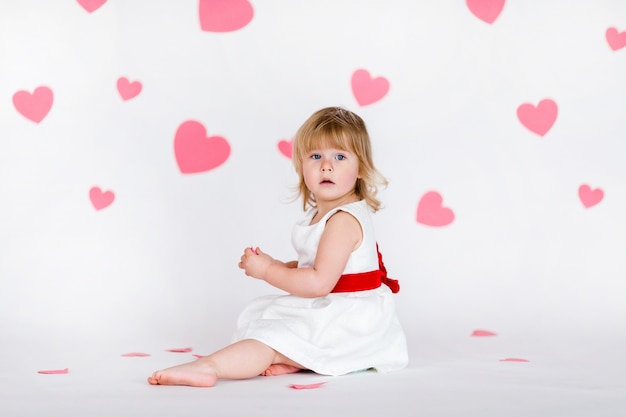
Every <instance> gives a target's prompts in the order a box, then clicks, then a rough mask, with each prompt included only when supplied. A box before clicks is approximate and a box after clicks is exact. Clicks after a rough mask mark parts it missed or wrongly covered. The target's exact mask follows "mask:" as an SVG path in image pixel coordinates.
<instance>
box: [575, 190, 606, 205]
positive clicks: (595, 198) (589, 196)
mask: <svg viewBox="0 0 626 417" xmlns="http://www.w3.org/2000/svg"><path fill="white" fill-rule="evenodd" d="M578 197H579V198H580V201H581V203H583V206H585V207H586V208H589V207H593V206H595V205H596V204H598V203H599V202H600V201H602V199H603V198H604V191H602V190H601V189H600V188H595V189H592V188H591V187H590V186H588V185H587V184H583V185H581V186H580V187H578Z"/></svg>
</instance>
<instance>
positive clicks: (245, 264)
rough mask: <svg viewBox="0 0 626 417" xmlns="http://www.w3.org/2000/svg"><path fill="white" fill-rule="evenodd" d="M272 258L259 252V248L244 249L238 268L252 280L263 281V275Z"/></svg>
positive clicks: (272, 260)
mask: <svg viewBox="0 0 626 417" xmlns="http://www.w3.org/2000/svg"><path fill="white" fill-rule="evenodd" d="M272 262H274V258H272V257H271V256H269V255H268V254H266V253H264V252H262V251H261V249H259V248H256V249H254V248H246V249H244V251H243V255H241V261H240V262H239V268H241V269H243V270H244V271H245V273H246V275H248V276H251V277H253V278H258V279H265V274H266V272H267V270H268V269H269V267H270V265H271V264H272Z"/></svg>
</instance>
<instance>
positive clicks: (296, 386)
mask: <svg viewBox="0 0 626 417" xmlns="http://www.w3.org/2000/svg"><path fill="white" fill-rule="evenodd" d="M325 383H326V382H318V383H316V384H291V385H289V388H291V389H315V388H319V387H321V386H322V385H324V384H325Z"/></svg>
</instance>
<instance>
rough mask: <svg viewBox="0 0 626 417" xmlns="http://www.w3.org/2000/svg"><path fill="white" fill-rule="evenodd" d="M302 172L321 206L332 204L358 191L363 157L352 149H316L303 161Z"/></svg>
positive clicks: (308, 186)
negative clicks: (360, 164)
mask: <svg viewBox="0 0 626 417" xmlns="http://www.w3.org/2000/svg"><path fill="white" fill-rule="evenodd" d="M302 174H303V176H304V182H305V183H306V186H307V188H308V189H309V190H310V191H311V193H313V195H314V196H315V201H316V203H317V204H318V205H320V204H324V203H327V202H331V203H332V202H334V201H339V200H342V199H343V198H344V197H346V196H348V195H350V194H352V193H354V188H355V185H356V180H357V178H359V160H358V158H357V156H356V155H355V154H354V153H353V152H351V151H346V150H342V149H335V148H321V149H313V150H311V151H310V152H309V153H308V154H306V155H305V157H304V160H303V161H302Z"/></svg>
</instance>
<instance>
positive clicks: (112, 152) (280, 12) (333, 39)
mask: <svg viewBox="0 0 626 417" xmlns="http://www.w3.org/2000/svg"><path fill="white" fill-rule="evenodd" d="M252 4H253V9H254V17H253V19H252V20H251V21H250V23H249V24H248V25H246V26H245V27H243V28H241V29H239V30H236V31H232V32H227V33H213V32H207V31H202V30H201V28H200V24H199V19H198V2H197V1H191V0H184V1H182V0H181V1H166V0H160V1H155V0H152V1H148V0H129V1H121V0H117V1H115V0H109V1H107V2H106V3H105V4H104V5H103V6H102V7H100V8H99V9H98V10H96V11H94V12H92V13H88V12H87V11H86V10H85V9H83V8H82V7H81V6H80V5H79V4H78V3H77V2H75V1H69V0H67V1H61V0H55V1H43V0H41V1H37V0H29V1H26V0H22V1H20V2H12V1H11V2H9V1H3V2H1V3H0V199H1V201H2V204H1V205H0V329H1V331H0V338H1V340H2V343H1V344H0V353H2V356H0V358H1V359H0V361H3V362H5V363H6V366H5V369H9V370H11V371H15V372H26V373H34V372H36V371H37V370H38V369H50V368H64V367H70V368H71V367H72V366H73V364H75V363H77V362H81V361H82V362H81V363H84V364H85V366H88V365H87V364H89V363H90V362H91V361H96V358H98V357H102V356H106V355H109V356H111V355H112V356H115V357H118V356H119V354H121V353H124V352H128V351H149V352H152V353H154V352H155V351H156V350H159V351H162V350H163V349H167V348H173V347H183V346H193V347H194V350H195V351H197V352H199V353H202V354H206V353H209V352H210V351H212V350H214V349H217V348H219V347H221V346H223V345H224V344H226V343H228V341H229V338H230V335H231V332H232V330H233V326H234V320H235V319H236V316H237V313H238V312H239V311H240V310H241V308H242V307H243V306H244V305H245V304H246V302H247V301H248V300H250V299H251V298H252V297H255V296H257V295H262V294H266V293H271V292H276V291H277V290H275V289H273V288H271V287H269V286H268V285H267V284H264V283H262V282H258V281H255V280H253V279H251V278H248V277H245V276H244V274H243V273H242V272H241V271H240V270H239V269H238V268H237V262H238V259H239V256H240V254H241V252H242V250H243V249H244V247H246V246H250V245H255V246H260V247H261V248H262V249H263V250H264V251H266V252H268V253H270V254H272V255H273V256H275V257H278V258H281V259H283V260H290V259H293V258H294V251H293V250H292V248H291V243H290V232H291V226H292V224H293V222H294V221H295V220H296V219H298V218H299V217H300V216H301V215H302V210H301V204H300V202H299V201H297V202H294V201H293V200H292V196H293V192H292V188H291V187H293V186H294V185H295V184H296V181H297V178H296V176H295V174H294V171H293V168H292V167H291V164H290V160H289V159H288V158H287V157H285V156H284V155H282V154H281V153H280V152H279V150H278V143H279V142H280V141H281V140H290V139H291V138H292V137H293V135H294V133H295V131H296V130H297V128H298V127H299V126H300V124H301V123H302V122H303V121H304V120H305V119H306V118H307V117H308V116H309V115H310V114H311V113H312V112H313V111H315V110H317V109H319V108H321V107H325V106H329V105H340V106H344V107H346V108H349V109H351V110H353V111H355V112H356V113H358V114H359V115H361V116H362V117H363V118H364V120H365V121H366V123H367V125H368V128H369V130H370V134H371V137H372V141H373V146H374V152H375V154H374V156H375V161H376V163H377V165H378V168H379V169H380V170H381V171H382V173H383V174H384V175H385V176H386V177H387V178H388V179H389V181H390V185H389V187H388V188H387V189H386V190H384V191H383V192H382V193H381V194H380V197H381V198H382V200H383V201H384V205H385V208H384V209H383V210H381V211H380V212H379V213H378V214H377V216H376V224H377V232H378V241H379V244H380V247H381V251H382V252H383V255H384V258H385V263H386V265H387V269H388V270H389V274H390V276H391V277H393V278H396V279H399V280H400V283H401V286H402V290H401V292H400V293H399V294H398V295H397V298H396V300H397V304H398V308H399V314H400V318H401V321H402V323H403V324H404V326H405V329H406V332H407V336H408V339H409V348H410V352H411V358H412V365H411V366H413V367H418V366H426V367H427V366H428V364H429V360H435V359H433V358H435V357H437V358H438V360H442V361H445V357H446V354H447V353H449V352H451V351H454V352H455V354H456V355H459V354H462V350H463V349H465V347H467V346H466V345H464V344H459V342H458V340H463V343H467V339H469V335H470V334H471V332H472V331H473V330H475V329H488V330H491V331H494V332H496V333H498V336H497V337H496V338H492V339H491V340H490V341H491V342H492V343H497V344H495V345H492V349H493V346H497V349H493V350H490V351H488V355H492V356H490V360H493V361H498V360H499V359H502V358H505V357H522V358H526V359H528V360H530V361H531V362H530V363H531V364H532V363H533V359H534V358H533V357H532V354H533V353H535V354H537V355H539V354H540V353H541V352H552V353H555V352H557V351H558V352H560V353H563V354H567V355H571V358H572V360H573V362H580V361H582V358H586V359H585V360H588V359H590V358H594V359H595V360H598V361H602V360H605V359H606V358H607V356H605V353H606V352H605V348H608V347H610V348H611V349H617V348H618V347H619V346H622V347H623V346H624V342H625V338H626V333H625V332H626V302H624V299H625V295H626V274H625V271H626V256H625V255H624V249H625V248H626V220H625V219H626V217H625V213H626V163H625V162H624V156H625V155H626V145H625V142H624V138H626V94H625V93H626V48H622V49H620V50H615V51H614V50H612V49H611V48H610V46H609V44H608V42H607V39H606V37H605V34H606V31H607V29H608V28H610V27H615V28H617V29H618V31H624V30H626V3H624V2H622V1H619V0H602V1H593V2H590V1H582V0H579V1H565V0H561V1H558V0H553V1H520V0H518V1H513V0H509V1H507V2H506V4H505V6H504V9H503V10H502V12H501V13H500V15H499V16H498V18H497V19H496V20H495V21H494V22H493V23H492V24H488V23H486V22H484V21H482V20H480V19H478V18H477V17H476V16H474V15H473V14H472V13H471V12H470V11H469V9H468V7H467V5H466V3H465V2H464V1H460V0H458V1H440V2H434V1H430V2H427V1H409V0H394V1H366V2H363V1H348V0H342V1H337V0H333V1H331V0H324V1H303V2H300V1H298V2H295V1H286V0H282V1H281V0H271V1H270V0H263V1H253V2H252ZM358 69H366V70H367V71H369V72H370V74H371V75H372V77H385V78H386V79H387V80H388V81H389V84H390V89H389V92H388V93H387V94H386V95H385V96H384V97H383V98H382V99H381V100H379V101H377V102H375V103H372V104H368V105H364V106H360V105H359V104H358V102H357V100H356V99H355V95H354V93H353V90H352V88H351V84H350V80H351V76H352V74H353V73H354V72H355V71H356V70H358ZM120 77H127V78H128V79H130V80H131V81H139V82H141V84H142V91H141V93H140V94H139V95H137V96H136V97H134V98H132V99H130V100H123V99H122V97H121V96H120V94H119V92H118V91H117V88H116V82H117V80H118V78H120ZM39 86H47V87H49V88H50V89H51V90H52V91H53V93H54V102H53V105H52V107H51V109H50V111H49V112H48V114H47V115H46V116H45V118H44V119H43V120H42V121H40V122H39V123H36V122H33V121H32V120H28V119H27V118H26V117H24V116H23V115H22V114H20V113H19V112H18V111H17V110H16V108H15V107H14V105H13V102H12V98H13V96H14V94H15V93H16V92H18V91H20V90H26V91H29V92H32V91H33V90H34V89H35V88H37V87H39ZM543 99H551V100H553V101H554V102H556V103H557V105H558V117H557V119H556V121H555V123H554V125H553V126H552V128H551V129H550V130H549V132H548V133H546V134H545V135H543V136H541V135H538V134H535V133H533V132H531V131H530V130H529V129H527V128H526V127H524V126H523V125H522V123H521V122H520V120H519V119H518V117H517V115H516V110H517V108H518V107H519V106H520V105H522V104H524V103H532V104H537V103H538V102H539V101H540V100H543ZM187 120H196V121H198V122H200V123H202V124H203V125H204V126H205V128H206V130H207V134H208V135H209V136H211V135H219V136H222V137H224V138H225V139H226V140H227V141H228V143H229V145H230V148H231V153H230V156H229V158H228V160H227V161H226V162H225V163H223V164H222V165H220V166H219V167H217V168H215V169H212V170H210V171H207V172H203V173H198V174H182V173H181V171H180V170H179V168H178V166H177V163H176V159H175V157H174V137H175V134H176V131H177V128H178V127H179V126H180V125H181V124H182V123H183V122H185V121H187ZM583 184H587V185H589V186H590V187H591V188H594V189H595V188H599V189H602V190H603V192H604V198H603V199H602V201H601V202H600V203H598V204H597V205H595V206H593V207H589V208H586V207H585V206H584V205H583V204H582V202H581V200H580V199H579V195H578V189H579V187H580V186H581V185H583ZM94 186H98V187H101V188H102V190H110V191H112V192H114V194H115V200H114V202H113V203H112V204H111V205H110V206H108V207H106V208H104V209H101V210H96V209H95V208H94V206H93V205H92V203H91V201H90V199H89V190H90V189H91V188H92V187H94ZM428 191H437V192H438V193H439V194H440V195H441V196H442V197H443V205H444V206H445V207H447V208H450V209H451V210H453V212H454V215H455V219H454V221H453V222H452V223H451V224H449V225H446V226H443V227H432V226H428V225H424V224H420V223H418V222H417V221H416V210H417V205H418V203H419V201H420V198H421V197H422V196H423V195H424V194H425V193H426V192H428ZM557 341H558V343H557ZM530 345H532V349H530V348H529V346H530ZM557 345H558V348H557V347H555V346H557ZM464 346H465V347H464ZM468 349H469V348H468ZM558 352H557V353H558ZM488 355H487V356H488ZM568 357H569V356H568ZM185 359H187V358H185ZM606 360H608V359H606ZM615 361H617V362H615ZM96 362H97V361H96ZM96 362H92V363H96ZM171 362H172V363H171V364H174V363H177V362H180V358H179V357H175V358H173V359H172V360H171ZM431 365H432V363H431ZM625 368H626V367H625V366H624V360H623V359H621V357H620V356H619V355H615V356H611V364H609V363H608V362H607V363H606V369H611V370H612V371H611V372H613V371H614V372H615V376H617V375H618V373H620V369H621V371H624V370H625ZM621 375H623V372H621ZM145 376H147V375H145ZM141 377H144V375H141Z"/></svg>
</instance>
